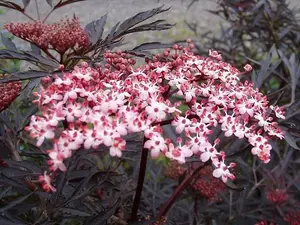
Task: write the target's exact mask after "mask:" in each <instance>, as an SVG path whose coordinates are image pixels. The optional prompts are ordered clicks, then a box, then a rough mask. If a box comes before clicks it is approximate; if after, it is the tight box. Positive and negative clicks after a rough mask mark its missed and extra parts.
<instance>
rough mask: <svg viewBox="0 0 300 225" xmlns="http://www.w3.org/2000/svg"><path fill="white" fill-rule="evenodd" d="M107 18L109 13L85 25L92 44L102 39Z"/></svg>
mask: <svg viewBox="0 0 300 225" xmlns="http://www.w3.org/2000/svg"><path fill="white" fill-rule="evenodd" d="M106 19H107V14H105V15H104V16H102V17H101V18H100V19H99V20H95V21H92V22H91V23H89V24H87V25H86V26H85V28H84V31H85V33H86V34H87V36H88V38H89V40H90V42H91V43H92V44H96V42H97V41H98V40H99V39H101V37H102V34H103V31H104V25H105V24H106Z"/></svg>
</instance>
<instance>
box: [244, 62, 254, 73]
mask: <svg viewBox="0 0 300 225" xmlns="http://www.w3.org/2000/svg"><path fill="white" fill-rule="evenodd" d="M244 70H246V71H247V72H249V71H251V70H252V66H251V65H250V64H246V65H245V66H244Z"/></svg>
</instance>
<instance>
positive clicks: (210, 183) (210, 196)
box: [192, 165, 226, 202]
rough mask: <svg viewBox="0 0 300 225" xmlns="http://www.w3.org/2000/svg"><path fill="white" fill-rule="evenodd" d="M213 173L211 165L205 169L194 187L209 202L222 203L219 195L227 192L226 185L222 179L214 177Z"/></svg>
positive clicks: (200, 172) (200, 173)
mask: <svg viewBox="0 0 300 225" xmlns="http://www.w3.org/2000/svg"><path fill="white" fill-rule="evenodd" d="M212 173H213V168H212V166H211V165H208V166H205V167H203V169H201V170H200V171H199V175H198V177H197V178H196V181H195V182H194V183H193V184H192V187H193V189H194V190H195V191H197V192H199V194H201V195H202V196H203V197H205V198H206V199H207V200H208V201H211V202H220V201H222V199H221V198H220V197H219V194H220V193H222V192H223V191H225V189H226V185H225V184H224V183H223V182H222V181H221V180H220V179H217V178H215V177H213V175H212Z"/></svg>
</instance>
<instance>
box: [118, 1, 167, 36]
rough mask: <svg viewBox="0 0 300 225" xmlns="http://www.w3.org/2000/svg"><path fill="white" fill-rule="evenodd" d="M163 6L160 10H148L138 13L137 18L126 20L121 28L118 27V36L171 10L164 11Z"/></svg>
mask: <svg viewBox="0 0 300 225" xmlns="http://www.w3.org/2000/svg"><path fill="white" fill-rule="evenodd" d="M162 7H163V6H161V7H158V8H155V9H152V10H148V11H145V12H141V13H138V14H136V15H135V16H133V17H131V18H129V19H127V20H125V21H124V22H123V23H121V24H120V26H119V27H118V29H117V31H116V32H117V35H118V34H120V33H122V32H125V31H126V30H129V29H130V28H132V27H133V26H135V25H137V24H139V23H141V22H143V21H145V20H147V19H149V18H151V17H153V16H155V15H157V14H160V13H163V12H166V11H168V10H169V9H170V8H167V9H162Z"/></svg>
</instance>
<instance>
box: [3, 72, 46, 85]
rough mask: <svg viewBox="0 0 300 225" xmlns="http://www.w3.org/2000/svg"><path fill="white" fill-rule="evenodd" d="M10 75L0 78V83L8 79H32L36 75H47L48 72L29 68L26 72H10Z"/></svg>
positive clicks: (8, 80) (36, 76)
mask: <svg viewBox="0 0 300 225" xmlns="http://www.w3.org/2000/svg"><path fill="white" fill-rule="evenodd" d="M11 75H12V76H10V77H8V78H5V79H1V80H0V83H6V82H10V81H16V80H28V79H33V78H38V77H45V76H48V75H49V73H48V72H43V71H36V70H29V71H26V72H17V73H12V74H11Z"/></svg>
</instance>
